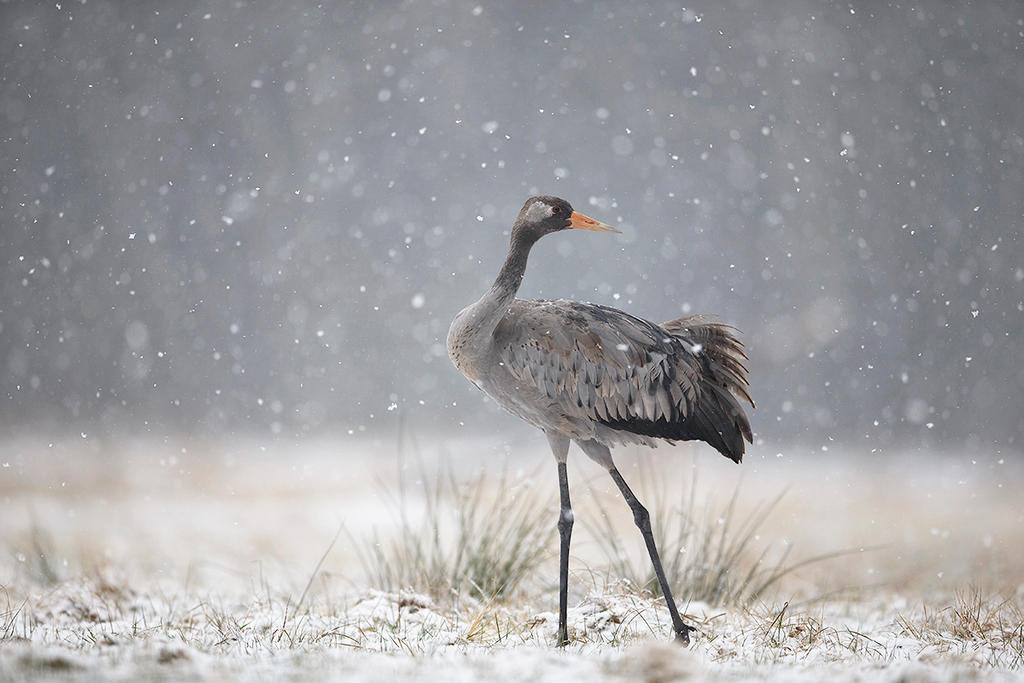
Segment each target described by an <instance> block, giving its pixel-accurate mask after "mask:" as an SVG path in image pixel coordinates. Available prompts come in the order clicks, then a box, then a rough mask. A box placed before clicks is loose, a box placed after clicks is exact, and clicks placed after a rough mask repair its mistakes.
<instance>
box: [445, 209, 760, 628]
mask: <svg viewBox="0 0 1024 683" xmlns="http://www.w3.org/2000/svg"><path fill="white" fill-rule="evenodd" d="M568 229H583V230H592V231H595V232H619V231H618V230H616V229H615V228H612V227H611V226H609V225H606V224H605V223H601V222H600V221H596V220H594V219H593V218H589V217H587V216H584V215H583V214H581V213H578V212H576V211H574V210H573V208H572V206H571V205H570V204H569V202H567V201H566V200H564V199H560V198H558V197H551V196H537V197H531V198H530V199H528V200H527V201H526V203H525V204H524V205H523V208H522V210H521V211H520V212H519V215H518V217H517V218H516V220H515V223H513V225H512V235H511V242H510V245H509V250H508V255H507V256H506V258H505V262H504V264H503V265H502V267H501V270H500V271H499V273H498V277H497V278H496V279H495V281H494V284H493V285H492V286H491V288H490V289H488V290H487V292H485V293H484V295H483V296H482V297H480V299H478V300H477V301H476V302H475V303H473V304H470V305H469V306H467V307H466V308H464V309H463V310H462V311H460V312H459V314H458V315H456V316H455V319H454V320H453V321H452V325H451V328H450V329H449V331H448V355H449V356H450V357H451V360H452V362H453V363H454V364H455V367H457V368H458V369H459V371H461V372H462V374H463V375H465V376H466V377H467V378H468V379H469V380H470V381H471V382H472V383H473V384H475V385H476V386H477V387H478V388H480V389H481V390H483V391H484V392H485V393H486V394H487V395H488V396H490V397H491V398H492V399H494V401H495V402H497V403H498V405H500V406H502V407H503V408H505V409H506V410H508V411H509V412H510V413H512V414H513V415H516V416H518V417H520V418H522V419H523V420H525V421H526V422H528V423H530V424H532V425H534V426H535V427H538V428H539V429H541V430H542V431H543V432H544V434H545V435H546V436H547V440H548V444H549V445H550V447H551V452H552V454H553V455H554V457H555V462H556V464H557V467H558V488H559V499H560V512H559V517H558V523H557V527H558V533H559V541H560V543H559V586H558V634H557V644H558V646H559V647H563V646H565V645H566V644H568V631H567V625H566V621H567V611H568V592H567V591H568V580H569V542H570V539H571V536H572V527H573V514H572V505H571V503H570V499H569V480H568V476H567V474H566V457H567V454H568V451H569V444H570V442H575V443H576V444H577V445H578V446H579V448H580V449H581V450H582V451H583V452H584V453H585V454H586V455H587V456H589V457H590V459H592V460H594V461H595V462H597V463H598V464H599V465H601V466H603V467H604V468H606V469H607V470H608V472H609V473H610V474H611V477H612V479H613V480H614V482H615V485H616V486H617V487H618V489H619V491H620V493H621V494H622V497H623V498H624V499H625V500H626V502H627V503H628V504H629V507H630V510H631V511H632V513H633V520H634V522H635V523H636V525H637V527H638V528H639V529H640V533H641V534H642V536H643V539H644V543H645V544H646V546H647V552H648V554H649V555H650V558H651V563H652V565H653V566H654V573H655V574H656V575H657V578H658V582H659V583H660V584H661V592H662V595H664V596H665V601H666V602H667V603H668V610H669V614H670V615H671V617H672V627H673V630H674V632H675V634H676V640H677V641H678V642H680V643H681V644H682V645H684V646H685V645H688V644H689V642H690V635H689V634H690V631H692V630H695V629H694V628H693V627H692V626H689V625H687V624H686V623H684V622H683V620H682V618H681V617H680V616H679V611H678V609H677V608H676V604H675V601H674V600H673V598H672V591H671V589H670V587H669V585H668V581H667V580H666V578H665V570H664V568H663V566H662V563H661V558H660V556H659V555H658V549H657V546H656V544H655V541H654V536H653V534H652V533H651V522H650V515H649V513H648V511H647V509H646V508H645V507H644V506H643V505H642V504H641V503H640V501H639V500H638V499H637V497H636V495H634V493H633V491H632V490H631V489H630V488H629V485H628V484H627V483H626V481H625V480H624V479H623V478H622V475H621V474H620V473H619V470H618V469H617V468H616V467H615V463H614V461H613V460H612V454H611V450H610V447H611V446H615V445H619V444H641V445H645V446H656V445H657V443H658V441H657V440H659V439H661V440H664V441H667V442H669V443H673V442H675V441H688V440H698V441H704V442H706V443H708V444H709V445H711V446H712V447H713V448H715V449H716V450H718V452H719V453H721V454H722V455H724V456H725V457H727V458H729V459H730V460H732V461H734V462H737V463H738V462H740V461H741V459H742V458H743V453H744V449H745V444H744V440H745V441H747V442H750V443H753V437H752V434H751V430H750V422H749V421H748V419H747V416H746V414H745V412H744V410H743V407H742V406H741V405H740V401H741V400H742V401H745V402H747V403H748V404H750V406H751V407H753V405H754V403H753V401H752V400H751V398H750V393H749V385H748V383H747V369H746V367H745V366H744V361H745V360H747V356H746V354H745V353H744V352H743V345H742V343H741V342H740V341H739V340H738V339H737V338H736V336H735V334H734V333H733V332H734V328H732V327H731V326H729V325H724V324H721V323H718V322H713V321H711V320H708V319H706V318H704V317H702V316H689V317H685V318H679V319H677V320H672V321H669V322H666V323H662V324H660V325H656V324H654V323H651V322H648V321H646V320H643V319H641V318H637V317H634V316H632V315H629V314H628V313H625V312H623V311H620V310H617V309H614V308H610V307H607V306H601V305H598V304H591V303H581V302H576V301H566V300H554V301H549V300H526V299H517V298H516V292H518V290H519V286H520V285H521V284H522V281H523V275H524V273H525V272H526V262H527V258H528V257H529V254H530V249H531V248H532V247H533V245H534V244H535V243H536V242H537V241H538V240H539V239H540V238H541V237H543V236H545V235H548V234H551V233H555V232H559V231H562V230H568Z"/></svg>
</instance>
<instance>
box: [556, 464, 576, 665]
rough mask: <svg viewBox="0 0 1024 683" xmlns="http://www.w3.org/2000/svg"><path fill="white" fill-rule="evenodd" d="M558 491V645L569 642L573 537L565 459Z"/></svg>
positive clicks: (561, 645)
mask: <svg viewBox="0 0 1024 683" xmlns="http://www.w3.org/2000/svg"><path fill="white" fill-rule="evenodd" d="M558 493H559V497H560V498H561V512H560V513H559V515H558V537H559V540H560V542H561V543H560V546H559V551H558V647H565V646H566V645H568V644H569V631H568V625H567V621H568V611H569V539H570V538H571V537H572V522H573V516H572V505H571V504H570V503H569V477H568V475H567V474H566V472H565V461H564V460H560V461H559V462H558Z"/></svg>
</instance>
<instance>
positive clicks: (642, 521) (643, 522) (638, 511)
mask: <svg viewBox="0 0 1024 683" xmlns="http://www.w3.org/2000/svg"><path fill="white" fill-rule="evenodd" d="M633 521H634V522H636V525H637V526H638V527H640V530H641V531H645V532H646V531H650V530H651V513H649V512H647V508H645V507H644V506H643V505H641V504H640V503H637V506H636V508H635V509H634V510H633Z"/></svg>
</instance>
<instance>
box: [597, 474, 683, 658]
mask: <svg viewBox="0 0 1024 683" xmlns="http://www.w3.org/2000/svg"><path fill="white" fill-rule="evenodd" d="M608 472H609V473H610V474H611V475H612V479H614V480H615V485H616V486H618V487H619V491H621V492H622V497H623V498H625V499H626V502H627V503H628V504H629V509H630V510H632V511H633V521H634V522H636V525H637V527H639V529H640V533H641V534H643V537H644V543H646V544H647V552H648V554H649V555H650V556H651V564H653V565H654V573H655V574H656V575H657V577H658V583H660V584H661V594H662V595H664V596H665V602H667V603H668V613H669V614H670V615H671V616H672V630H674V631H675V632H676V640H677V641H679V644H680V645H682V646H684V647H685V646H687V645H689V644H690V631H696V630H697V629H695V628H694V627H693V626H688V625H686V624H685V623H683V620H682V618H681V617H680V616H679V611H678V610H677V609H676V603H675V600H673V599H672V589H671V588H669V586H668V580H667V579H666V578H665V569H664V568H663V567H662V566H661V557H660V556H659V555H658V548H657V546H656V545H655V544H654V534H652V533H651V515H650V513H649V512H647V508H645V507H644V506H643V505H642V504H641V503H640V501H639V500H637V497H636V496H635V495H633V491H632V490H631V489H630V488H629V485H628V484H626V480H625V479H623V478H622V475H621V474H619V470H618V469H617V468H616V467H615V466H614V465H612V466H611V467H610V468H609V469H608Z"/></svg>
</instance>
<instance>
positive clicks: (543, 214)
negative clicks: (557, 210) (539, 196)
mask: <svg viewBox="0 0 1024 683" xmlns="http://www.w3.org/2000/svg"><path fill="white" fill-rule="evenodd" d="M553 212H554V211H553V209H552V207H551V205H550V204H546V203H544V202H542V201H536V202H534V203H533V204H530V208H529V209H527V210H526V216H525V218H526V222H527V223H540V222H541V221H542V220H544V219H545V218H548V217H549V216H550V215H551V214H552V213H553Z"/></svg>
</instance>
